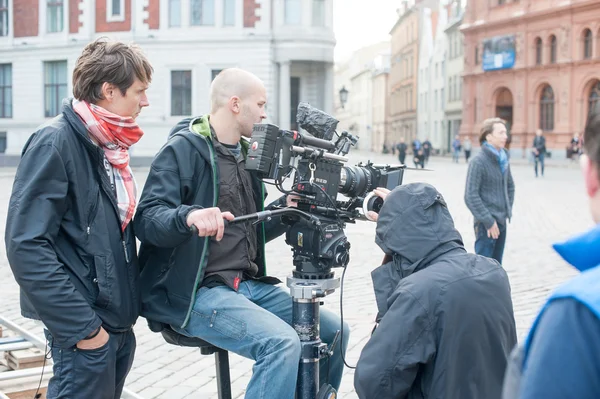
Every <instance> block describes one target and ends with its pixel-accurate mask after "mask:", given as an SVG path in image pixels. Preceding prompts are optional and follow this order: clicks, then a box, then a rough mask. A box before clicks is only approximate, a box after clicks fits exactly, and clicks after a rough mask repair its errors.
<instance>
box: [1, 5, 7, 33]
mask: <svg viewBox="0 0 600 399" xmlns="http://www.w3.org/2000/svg"><path fill="white" fill-rule="evenodd" d="M0 36H8V0H0Z"/></svg>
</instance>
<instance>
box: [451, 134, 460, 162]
mask: <svg viewBox="0 0 600 399" xmlns="http://www.w3.org/2000/svg"><path fill="white" fill-rule="evenodd" d="M459 158H460V140H459V138H458V134H457V135H456V136H455V137H454V140H453V141H452V160H453V161H454V162H456V163H458V159H459Z"/></svg>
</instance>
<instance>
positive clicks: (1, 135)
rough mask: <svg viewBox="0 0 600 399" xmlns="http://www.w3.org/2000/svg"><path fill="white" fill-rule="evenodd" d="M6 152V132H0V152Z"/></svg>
mask: <svg viewBox="0 0 600 399" xmlns="http://www.w3.org/2000/svg"><path fill="white" fill-rule="evenodd" d="M5 152H6V132H0V153H2V154H4V153H5Z"/></svg>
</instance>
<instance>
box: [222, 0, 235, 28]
mask: <svg viewBox="0 0 600 399" xmlns="http://www.w3.org/2000/svg"><path fill="white" fill-rule="evenodd" d="M235 1H236V0H223V25H224V26H234V25H235Z"/></svg>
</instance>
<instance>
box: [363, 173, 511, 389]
mask: <svg viewBox="0 0 600 399" xmlns="http://www.w3.org/2000/svg"><path fill="white" fill-rule="evenodd" d="M376 194H377V195H379V196H380V197H382V198H383V199H384V200H385V201H384V204H383V206H382V208H381V211H380V212H379V215H377V214H373V213H371V216H372V217H373V219H376V220H377V230H376V238H375V242H376V243H377V244H378V245H379V247H380V248H381V249H382V250H383V251H384V252H385V255H386V256H385V258H384V264H383V265H382V266H380V267H379V268H377V269H376V270H374V271H373V273H372V278H373V287H374V289H375V297H376V301H377V306H378V310H379V313H378V315H377V323H378V326H377V328H376V329H375V331H374V332H373V335H372V337H371V339H370V340H369V342H367V344H366V346H365V347H364V349H363V351H362V353H361V355H360V359H359V361H358V364H357V366H356V373H355V375H354V386H355V388H356V392H357V394H358V396H359V398H369V399H373V398H379V399H381V398H390V399H391V398H394V399H398V398H461V399H469V398H486V399H494V398H500V397H501V394H502V380H503V377H504V370H505V368H506V364H507V358H508V356H509V353H510V351H511V349H512V348H513V347H514V346H515V345H516V343H517V336H516V327H515V319H514V314H513V306H512V301H511V297H510V285H509V281H508V277H507V275H506V272H505V271H504V270H503V269H502V267H501V266H500V265H499V264H498V263H497V262H496V261H494V260H492V259H489V258H486V257H483V256H479V255H474V254H469V253H467V251H466V250H465V248H464V245H463V242H462V237H461V236H460V234H459V233H458V231H457V230H456V229H455V228H454V222H453V220H452V217H451V216H450V212H449V211H448V208H447V206H446V203H445V201H444V198H443V197H442V195H441V194H440V193H439V192H438V191H437V190H436V189H435V188H434V187H432V186H430V185H428V184H424V183H414V184H408V185H405V186H399V187H397V188H396V189H394V190H393V191H392V192H389V191H387V190H385V189H377V190H376Z"/></svg>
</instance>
